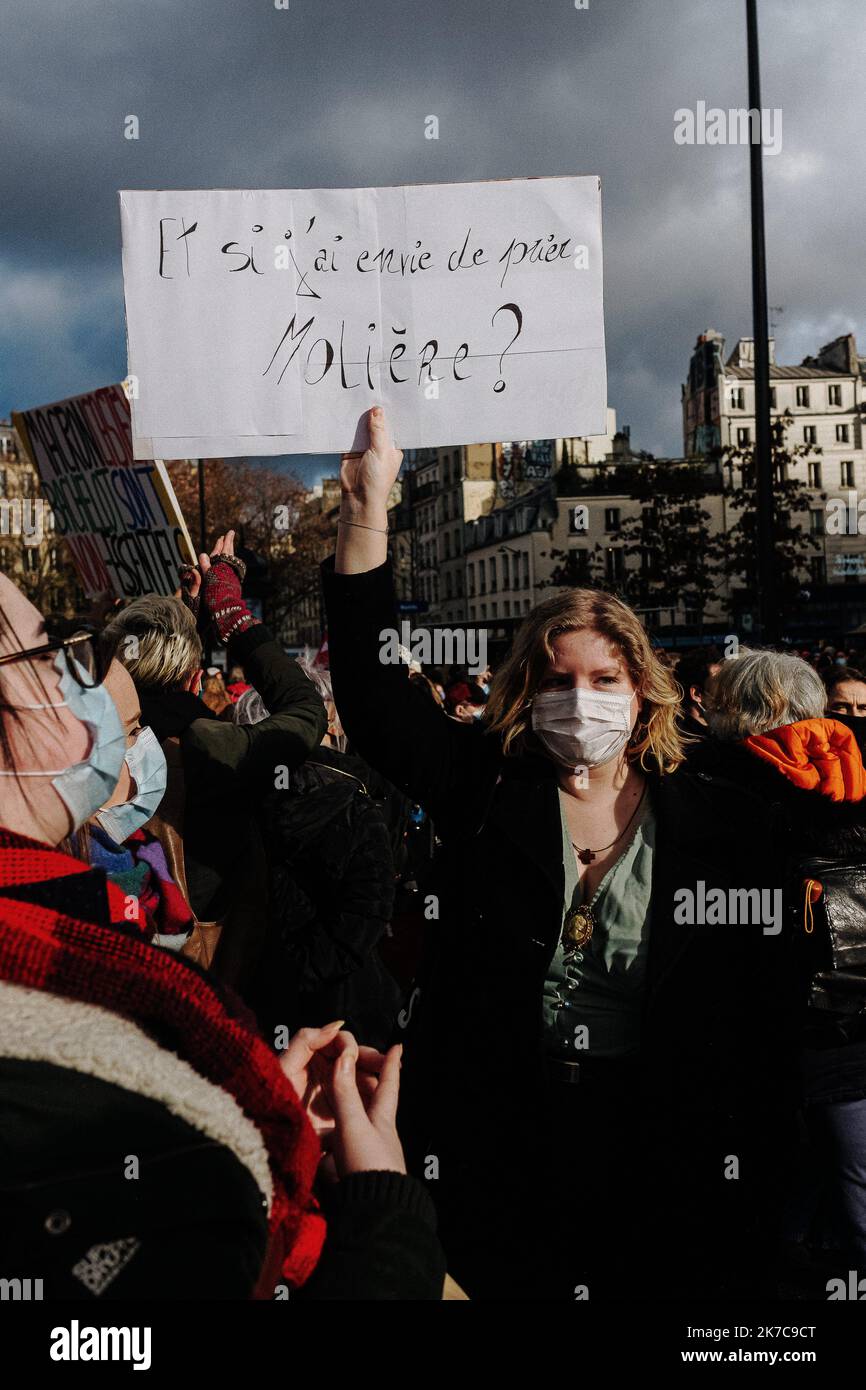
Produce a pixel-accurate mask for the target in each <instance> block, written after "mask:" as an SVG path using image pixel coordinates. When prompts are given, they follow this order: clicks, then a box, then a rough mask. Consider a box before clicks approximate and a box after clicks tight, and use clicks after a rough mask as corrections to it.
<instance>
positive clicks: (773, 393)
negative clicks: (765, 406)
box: [770, 386, 776, 410]
mask: <svg viewBox="0 0 866 1390" xmlns="http://www.w3.org/2000/svg"><path fill="white" fill-rule="evenodd" d="M770 409H771V410H775V409H776V388H775V386H771V387H770Z"/></svg>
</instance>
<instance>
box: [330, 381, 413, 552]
mask: <svg viewBox="0 0 866 1390" xmlns="http://www.w3.org/2000/svg"><path fill="white" fill-rule="evenodd" d="M366 425H367V430H368V438H369V444H368V445H367V448H366V449H365V450H364V452H363V453H353V454H344V455H343V458H342V462H341V464H340V488H341V492H342V503H341V506H340V520H339V524H338V526H337V571H338V573H340V574H362V573H364V571H366V570H371V569H375V568H376V567H377V566H378V565H381V564H383V563H384V561H385V559H386V558H387V554H388V495H389V493H390V491H391V488H392V487H393V486H394V483H395V482H396V480H397V474H398V473H399V472H400V464H401V463H402V462H403V455H402V453H401V452H400V450H399V449H397V448H395V447H394V444H393V442H392V439H391V430H390V426H389V425H388V421H387V419H386V418H385V412H384V410H383V409H382V408H381V406H374V407H373V409H372V410H370V411H368V413H367V419H366Z"/></svg>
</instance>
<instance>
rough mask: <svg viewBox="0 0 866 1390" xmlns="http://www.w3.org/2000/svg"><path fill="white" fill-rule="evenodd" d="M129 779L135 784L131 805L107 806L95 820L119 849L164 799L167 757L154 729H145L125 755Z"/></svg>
mask: <svg viewBox="0 0 866 1390" xmlns="http://www.w3.org/2000/svg"><path fill="white" fill-rule="evenodd" d="M125 761H126V766H127V767H128V768H129V775H130V777H131V778H132V780H133V782H134V783H135V791H134V793H133V795H132V799H131V800H130V801H123V802H121V803H120V804H119V805H117V806H106V807H104V808H103V810H101V811H97V813H96V819H97V820H98V821H99V824H100V825H101V826H102V828H103V830H104V831H105V833H106V835H109V836H110V837H111V839H112V840H113V841H114V843H115V844H116V845H122V844H123V842H124V840H128V839H129V837H130V835H134V834H135V832H136V830H140V829H141V827H142V826H143V825H147V822H148V821H149V820H150V818H151V816H153V815H154V814H155V812H156V810H157V808H158V806H159V803H160V802H161V801H162V798H163V797H164V796H165V785H166V776H167V773H166V764H165V754H164V753H163V751H162V748H161V747H160V745H159V740H158V739H157V737H156V734H155V733H154V732H153V729H149V728H144V729H142V730H141V732H140V733H139V735H138V738H137V739H136V740H135V743H134V744H133V745H132V747H131V748H127V750H126V754H125Z"/></svg>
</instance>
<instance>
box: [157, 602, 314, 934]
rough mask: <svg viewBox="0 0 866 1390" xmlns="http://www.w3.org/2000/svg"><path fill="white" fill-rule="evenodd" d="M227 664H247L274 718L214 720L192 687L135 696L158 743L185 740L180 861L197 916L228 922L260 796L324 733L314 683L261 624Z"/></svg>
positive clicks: (235, 642) (237, 642) (244, 636)
mask: <svg viewBox="0 0 866 1390" xmlns="http://www.w3.org/2000/svg"><path fill="white" fill-rule="evenodd" d="M228 659H229V662H230V663H231V664H235V663H236V664H238V665H240V666H243V668H244V671H245V673H246V677H247V680H248V681H249V682H250V684H251V685H252V686H254V687H255V689H256V690H257V691H258V693H259V694H260V695H261V697H262V700H263V701H264V704H265V707H266V708H267V709H268V710H269V711H270V713H269V715H268V718H267V719H263V720H262V721H261V723H259V724H251V725H240V724H232V723H227V722H225V721H224V720H222V719H217V718H216V716H215V715H214V714H213V713H212V711H211V710H209V709H208V707H207V706H206V705H205V704H203V703H202V701H201V700H200V699H199V698H198V696H196V695H192V694H190V692H189V691H186V690H139V698H140V700H141V709H142V718H143V721H144V723H145V724H149V725H150V727H151V728H152V729H153V730H154V732H155V734H156V736H157V738H158V739H159V741H160V743H162V742H164V740H165V739H167V738H170V737H177V738H179V739H180V745H181V749H182V752H183V771H184V780H185V788H184V824H183V839H184V858H185V861H186V871H187V883H188V886H189V893H190V899H191V902H192V907H193V911H194V912H195V914H196V916H197V917H198V918H199V919H200V920H202V921H211V920H214V919H216V918H220V917H223V916H224V915H225V912H226V910H227V909H228V907H229V906H231V902H232V896H233V891H232V890H233V880H236V878H237V874H238V872H239V870H240V868H241V866H242V864H243V862H244V861H245V860H246V859H248V858H249V855H250V853H251V852H252V849H251V843H250V841H251V836H252V835H253V833H254V832H253V829H252V821H253V816H254V814H255V810H256V808H257V807H258V805H259V804H260V802H261V800H262V798H263V797H264V796H266V795H267V793H268V792H272V791H273V790H274V788H275V786H278V785H280V784H281V781H283V783H284V776H285V774H281V773H280V769H281V768H284V769H291V768H294V767H298V766H299V765H300V764H301V763H302V762H303V761H304V759H305V758H307V757H308V756H309V754H310V753H311V752H312V751H313V749H314V748H317V747H318V745H319V744H320V743H321V741H322V738H323V737H324V734H325V732H326V729H327V714H326V712H325V706H324V705H323V703H322V700H321V698H320V697H319V694H318V692H317V691H316V688H315V686H314V685H313V684H312V682H311V681H310V680H308V679H307V677H306V676H305V675H304V673H303V671H302V670H301V668H300V667H299V666H298V664H297V662H296V661H293V660H292V658H291V657H288V656H287V655H286V653H285V652H284V651H283V649H282V647H281V646H280V644H279V642H277V641H275V639H274V637H273V635H272V634H271V632H270V631H269V629H268V628H266V627H264V626H263V625H262V624H257V625H256V626H255V627H252V628H249V629H248V630H247V631H246V632H243V633H240V634H239V635H238V636H237V637H234V638H232V640H231V642H230V643H229V648H228Z"/></svg>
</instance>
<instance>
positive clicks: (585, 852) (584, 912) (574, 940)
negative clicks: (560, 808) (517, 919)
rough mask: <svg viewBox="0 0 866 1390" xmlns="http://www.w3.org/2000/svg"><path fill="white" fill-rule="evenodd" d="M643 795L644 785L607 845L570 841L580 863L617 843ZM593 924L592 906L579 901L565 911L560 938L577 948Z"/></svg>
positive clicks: (630, 821) (590, 933) (581, 944)
mask: <svg viewBox="0 0 866 1390" xmlns="http://www.w3.org/2000/svg"><path fill="white" fill-rule="evenodd" d="M645 796H646V787H644V789H643V791H642V792H641V794H640V797H639V798H638V801H637V803H636V805H635V808H634V810H633V811H632V813H631V815H630V816H629V818H628V820H627V821H626V823H625V825H624V826H623V828H622V830H621V831H620V832H619V834H618V835H617V837H616V839H615V840H611V842H610V844H609V845H603V846H602V847H601V848H600V849H589V848H587V849H581V848H580V846H579V845H576V844H575V843H574V841H573V840H572V841H571V847H572V849H573V850H575V851H576V853H577V857H578V859H579V860H580V862H581V864H591V863H592V862H593V860H594V859H595V858H596V857H597V856H598V855H599V854H604V853H606V851H607V850H609V849H613V847H614V845H616V844H619V842H620V840H621V839H622V837H623V835H624V834H625V833H626V831H627V830H628V829H629V827H630V825H631V823H632V821H633V820H634V818H635V816H636V815H637V813H638V811H639V810H640V808H641V806H642V805H643V799H644V797H645ZM569 838H570V837H569ZM594 926H595V916H594V915H593V911H592V908H591V907H590V905H589V903H581V905H580V906H579V907H572V908H570V909H569V910H568V912H567V913H566V915H565V921H564V922H563V924H562V939H563V941H564V942H567V943H568V945H569V946H570V947H571V949H572V950H574V949H575V948H576V949H578V950H579V949H580V947H581V946H585V945H586V943H587V942H588V941H589V940H590V939H591V937H592V931H593V927H594Z"/></svg>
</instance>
